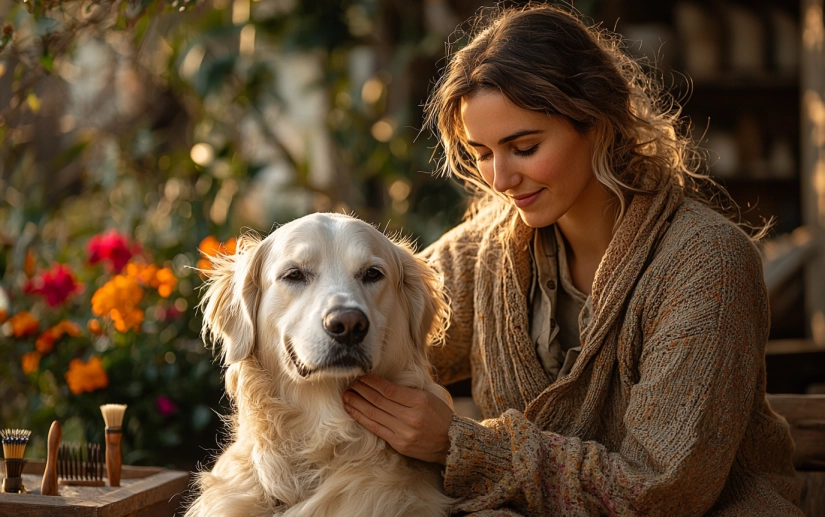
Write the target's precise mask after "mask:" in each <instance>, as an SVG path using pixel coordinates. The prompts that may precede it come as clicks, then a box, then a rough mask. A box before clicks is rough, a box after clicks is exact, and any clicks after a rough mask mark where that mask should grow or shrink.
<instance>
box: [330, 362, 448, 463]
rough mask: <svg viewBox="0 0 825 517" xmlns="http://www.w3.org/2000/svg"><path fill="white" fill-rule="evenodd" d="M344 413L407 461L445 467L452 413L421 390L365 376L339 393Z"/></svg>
mask: <svg viewBox="0 0 825 517" xmlns="http://www.w3.org/2000/svg"><path fill="white" fill-rule="evenodd" d="M341 396H342V398H343V399H344V409H346V411H347V413H349V414H350V416H352V418H354V419H355V421H356V422H358V423H359V424H361V425H362V426H364V428H366V429H367V430H368V431H369V432H371V433H372V434H374V435H376V436H378V437H379V438H383V439H384V440H386V441H387V443H389V444H390V446H391V447H392V448H393V449H395V450H396V451H398V452H399V453H401V454H403V455H404V456H409V457H410V458H416V459H419V460H423V461H429V462H433V463H440V464H441V465H445V464H446V463H447V452H448V451H449V449H450V439H449V437H448V436H447V432H448V431H449V429H450V422H451V421H452V418H453V410H452V409H451V408H450V406H448V405H447V404H445V403H444V401H442V400H441V399H439V398H438V397H436V396H435V395H433V394H432V393H429V392H427V391H424V390H418V389H413V388H407V387H406V386H401V385H398V384H393V383H392V382H390V381H388V380H386V379H384V378H383V377H379V376H377V375H366V376H364V377H361V378H359V379H357V380H355V381H354V382H353V383H352V384H350V386H349V387H348V388H347V389H345V390H344V392H343V393H342V395H341Z"/></svg>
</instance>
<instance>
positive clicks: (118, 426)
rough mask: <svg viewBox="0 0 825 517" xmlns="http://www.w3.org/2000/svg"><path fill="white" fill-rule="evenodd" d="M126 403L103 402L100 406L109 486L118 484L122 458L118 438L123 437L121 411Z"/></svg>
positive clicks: (123, 410) (124, 409)
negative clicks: (104, 428)
mask: <svg viewBox="0 0 825 517" xmlns="http://www.w3.org/2000/svg"><path fill="white" fill-rule="evenodd" d="M125 411H126V404H104V405H102V406H100V412H101V413H103V420H104V421H105V422H106V476H107V477H108V478H109V486H120V469H121V466H122V465H123V460H122V458H121V456H120V440H121V439H122V438H123V427H122V425H123V413H124V412H125Z"/></svg>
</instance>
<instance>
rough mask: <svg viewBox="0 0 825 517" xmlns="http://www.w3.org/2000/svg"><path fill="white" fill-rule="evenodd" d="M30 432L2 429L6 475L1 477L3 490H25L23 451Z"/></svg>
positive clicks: (13, 491) (15, 491)
mask: <svg viewBox="0 0 825 517" xmlns="http://www.w3.org/2000/svg"><path fill="white" fill-rule="evenodd" d="M31 434H32V432H31V431H28V430H26V429H3V430H2V431H0V436H2V438H3V457H4V458H5V461H4V466H5V468H6V476H5V477H4V478H3V487H2V489H3V492H12V493H18V492H25V491H26V489H25V487H23V467H24V466H25V465H26V460H24V459H23V453H24V452H25V451H26V445H27V444H28V443H29V436H31Z"/></svg>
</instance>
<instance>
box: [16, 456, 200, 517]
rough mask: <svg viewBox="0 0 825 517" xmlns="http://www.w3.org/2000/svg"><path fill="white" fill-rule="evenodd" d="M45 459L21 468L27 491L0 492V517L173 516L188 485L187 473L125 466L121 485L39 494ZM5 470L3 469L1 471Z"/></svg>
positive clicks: (69, 487) (64, 488)
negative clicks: (14, 492)
mask: <svg viewBox="0 0 825 517" xmlns="http://www.w3.org/2000/svg"><path fill="white" fill-rule="evenodd" d="M45 465H46V463H45V462H44V461H36V460H32V461H29V463H27V464H26V466H25V468H24V470H23V485H24V486H25V487H26V490H27V491H28V493H26V494H6V493H2V492H0V517H35V516H37V517H64V516H73V517H74V516H77V517H166V516H169V517H172V516H174V515H175V514H176V512H177V511H178V510H179V507H180V504H181V500H182V497H183V494H184V493H185V492H186V490H187V487H188V485H189V473H188V472H182V471H177V470H167V469H163V468H160V467H133V466H129V465H124V466H123V470H122V474H121V480H120V484H121V486H120V487H116V488H112V487H109V486H103V487H73V486H60V487H58V494H59V495H57V496H44V495H40V480H41V478H42V475H43V468H44V467H45ZM3 472H4V471H3Z"/></svg>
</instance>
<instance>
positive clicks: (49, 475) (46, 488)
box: [40, 420, 63, 495]
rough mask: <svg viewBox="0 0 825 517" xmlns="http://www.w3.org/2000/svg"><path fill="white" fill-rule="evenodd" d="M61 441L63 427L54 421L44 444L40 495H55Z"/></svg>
mask: <svg viewBox="0 0 825 517" xmlns="http://www.w3.org/2000/svg"><path fill="white" fill-rule="evenodd" d="M62 440H63V427H62V426H61V425H60V422H58V421H57V420H55V421H54V422H52V426H51V427H50V428H49V438H48V442H47V444H46V468H45V469H44V470H43V480H42V481H41V482H40V495H57V454H58V450H59V449H60V442H61V441H62Z"/></svg>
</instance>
